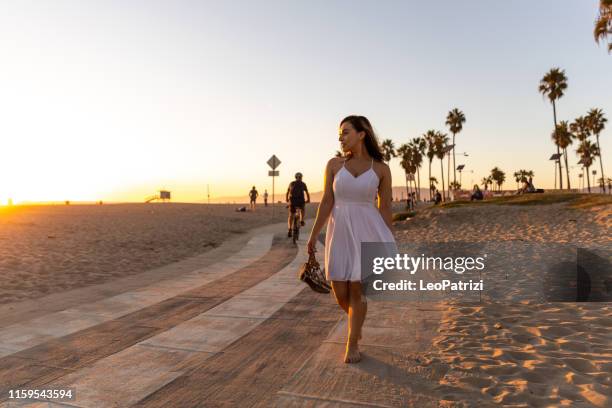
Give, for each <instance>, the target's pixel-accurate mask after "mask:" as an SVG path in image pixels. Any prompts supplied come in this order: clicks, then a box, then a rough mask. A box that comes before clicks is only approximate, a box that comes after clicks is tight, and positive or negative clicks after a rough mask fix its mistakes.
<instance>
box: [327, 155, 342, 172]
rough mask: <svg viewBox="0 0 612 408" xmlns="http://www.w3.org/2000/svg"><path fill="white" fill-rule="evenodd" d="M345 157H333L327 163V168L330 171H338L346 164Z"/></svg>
mask: <svg viewBox="0 0 612 408" xmlns="http://www.w3.org/2000/svg"><path fill="white" fill-rule="evenodd" d="M344 160H345V158H344V157H332V158H331V159H329V160H328V161H327V168H328V169H330V170H336V169H338V168H340V167H342V165H343V164H344Z"/></svg>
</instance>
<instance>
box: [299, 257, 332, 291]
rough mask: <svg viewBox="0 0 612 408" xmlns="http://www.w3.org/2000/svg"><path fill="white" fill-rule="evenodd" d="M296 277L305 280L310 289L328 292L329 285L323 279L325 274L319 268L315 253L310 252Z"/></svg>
mask: <svg viewBox="0 0 612 408" xmlns="http://www.w3.org/2000/svg"><path fill="white" fill-rule="evenodd" d="M298 277H299V278H300V280H301V281H302V282H306V283H307V284H308V286H310V288H311V289H312V290H314V291H315V292H318V293H329V292H330V290H331V286H330V285H329V283H327V280H325V274H324V273H323V271H322V270H321V266H320V265H319V262H317V258H315V254H314V252H313V253H310V255H309V256H308V261H306V262H305V263H304V264H303V265H302V266H301V267H300V271H299V272H298Z"/></svg>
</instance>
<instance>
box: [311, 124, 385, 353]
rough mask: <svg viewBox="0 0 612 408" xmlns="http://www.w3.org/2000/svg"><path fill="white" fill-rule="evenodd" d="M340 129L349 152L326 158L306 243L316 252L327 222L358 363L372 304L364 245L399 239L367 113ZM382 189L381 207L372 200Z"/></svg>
mask: <svg viewBox="0 0 612 408" xmlns="http://www.w3.org/2000/svg"><path fill="white" fill-rule="evenodd" d="M339 135H340V137H339V140H340V145H341V148H342V152H343V153H344V157H334V158H332V159H330V160H329V161H328V162H327V166H326V167H325V179H324V180H325V181H324V185H325V186H324V190H323V197H322V198H321V202H320V204H319V209H318V211H317V217H316V220H315V223H314V226H313V227H312V231H311V233H310V239H309V240H308V245H307V249H308V253H309V254H313V253H314V252H315V249H316V242H317V239H318V237H319V233H320V232H321V230H322V229H323V226H324V225H325V223H326V222H327V232H326V235H325V271H326V275H327V279H328V280H330V281H331V283H332V290H333V293H334V296H335V298H336V301H337V302H338V304H339V305H340V307H341V308H342V310H344V311H345V312H346V314H347V316H348V340H347V342H346V353H345V355H344V362H345V363H356V362H358V361H359V360H360V359H361V355H360V353H359V344H358V342H359V340H360V339H361V330H362V327H363V322H364V320H365V317H366V313H367V309H368V308H367V303H366V298H365V296H363V292H362V278H361V260H360V258H359V256H360V252H359V251H360V245H361V243H362V242H388V243H393V244H395V239H394V237H393V233H392V232H391V228H392V221H391V198H392V191H391V171H390V170H389V166H387V165H386V164H385V162H384V159H383V155H382V152H381V150H380V147H379V145H378V140H377V138H376V135H375V133H374V130H373V129H372V125H371V124H370V121H369V120H368V119H367V118H365V117H364V116H348V117H346V118H344V119H343V120H342V122H340V128H339ZM377 195H378V208H377V207H376V205H375V203H374V202H373V201H372V198H373V197H376V196H377ZM328 219H329V221H328Z"/></svg>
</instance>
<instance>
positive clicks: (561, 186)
mask: <svg viewBox="0 0 612 408" xmlns="http://www.w3.org/2000/svg"><path fill="white" fill-rule="evenodd" d="M552 106H553V119H554V121H555V127H554V129H557V107H556V106H555V101H554V100H553V101H552ZM557 154H561V150H560V149H559V145H557ZM557 164H558V165H559V189H560V190H563V174H562V173H561V160H557Z"/></svg>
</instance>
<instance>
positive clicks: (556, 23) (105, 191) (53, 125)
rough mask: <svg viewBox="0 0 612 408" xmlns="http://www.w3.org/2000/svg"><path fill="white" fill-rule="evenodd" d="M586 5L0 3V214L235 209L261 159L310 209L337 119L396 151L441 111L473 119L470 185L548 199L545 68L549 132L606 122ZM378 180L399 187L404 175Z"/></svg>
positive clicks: (608, 61) (464, 142)
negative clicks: (486, 180)
mask: <svg viewBox="0 0 612 408" xmlns="http://www.w3.org/2000/svg"><path fill="white" fill-rule="evenodd" d="M597 3H598V2H597V1H596V0H537V1H533V0H520V1H519V0H516V1H506V2H502V1H490V0H483V1H475V0H473V1H461V2H458V1H435V2H425V1H401V2H400V1H397V2H395V1H382V2H374V1H370V2H357V1H253V0H251V1H231V2H222V1H86V0H79V1H53V2H49V1H43V0H41V1H12V2H2V3H1V4H0V45H1V49H2V63H1V65H0V67H1V68H0V140H1V145H0V146H1V152H2V155H1V159H0V203H5V202H6V200H7V199H8V198H9V197H10V198H13V201H15V202H20V201H25V200H33V201H39V200H40V201H47V200H64V199H69V200H98V199H102V200H106V201H142V200H143V198H144V197H145V196H148V195H150V194H152V193H154V192H155V191H156V190H157V189H159V188H167V189H170V190H172V192H173V194H174V196H173V198H174V199H175V200H176V201H202V200H203V199H204V197H205V192H206V185H207V184H209V185H210V191H211V195H212V197H213V198H214V197H220V196H236V195H245V196H246V193H247V192H248V190H249V189H250V187H251V186H252V185H256V186H257V187H258V189H259V190H260V192H263V190H264V188H268V189H269V191H271V178H270V177H268V176H267V171H268V166H267V165H266V161H267V159H268V158H269V157H270V155H271V154H273V153H275V154H276V155H277V156H278V157H279V158H280V159H281V161H282V164H281V166H280V167H279V170H280V177H279V178H278V179H277V182H278V184H277V186H279V185H280V186H282V188H280V189H279V188H277V192H278V191H279V190H283V189H284V188H286V187H285V186H286V185H287V183H288V182H289V181H290V180H291V179H292V175H293V174H294V173H295V172H296V171H301V172H303V173H304V177H305V181H306V182H307V183H308V185H309V187H310V190H311V191H318V190H321V189H322V183H323V169H324V166H325V163H326V161H327V160H328V159H329V158H330V157H332V156H333V155H334V152H335V151H336V149H338V142H337V127H338V122H339V120H340V119H341V118H342V117H344V116H345V115H347V114H351V113H356V114H361V115H366V116H368V117H369V118H370V120H371V122H372V123H373V125H374V127H375V129H376V130H377V132H378V135H379V138H380V139H383V138H391V139H392V140H394V141H395V143H396V145H399V144H401V143H403V142H405V141H408V140H409V139H411V138H413V137H415V136H419V135H421V134H422V133H424V132H425V131H427V130H428V129H432V128H433V129H440V130H443V128H444V121H445V116H446V113H447V112H448V110H450V109H452V108H454V107H458V108H459V109H461V110H463V111H464V113H465V115H466V117H467V122H466V123H465V126H464V131H463V132H462V133H461V134H459V135H458V137H457V144H458V146H457V151H458V152H468V153H469V157H467V158H459V156H458V163H457V164H466V170H467V172H466V173H464V175H463V183H464V186H465V185H468V184H470V183H471V180H473V181H479V180H480V179H481V178H482V177H483V176H485V175H486V174H488V173H489V171H490V169H491V168H492V167H494V166H499V167H500V168H502V169H503V170H505V171H506V173H507V178H508V179H509V181H508V185H507V187H513V186H514V181H513V180H512V173H513V172H514V171H515V170H518V169H520V168H526V169H532V170H534V171H535V174H536V178H535V182H536V184H537V186H538V187H539V186H542V187H544V188H548V187H552V184H553V180H554V179H553V174H554V173H553V165H552V163H551V162H549V161H548V160H547V159H548V157H549V156H550V154H552V153H553V152H555V148H554V146H553V144H552V142H551V139H550V133H551V131H552V127H553V126H552V122H553V118H552V107H551V106H550V104H549V103H548V102H547V101H546V100H545V99H543V98H542V96H541V95H540V94H539V93H538V90H537V87H538V83H539V80H540V78H541V77H542V76H543V74H544V73H545V72H546V71H547V70H549V69H550V68H552V67H555V66H558V67H561V68H563V69H565V71H566V74H567V76H568V78H569V88H568V90H567V92H566V95H565V96H564V97H563V98H562V99H561V100H560V101H559V103H558V115H559V119H560V120H573V119H574V118H575V117H576V116H578V115H582V114H584V113H586V112H587V110H588V109H590V108H592V107H598V108H602V109H603V110H604V112H605V114H606V116H607V117H608V119H609V121H610V122H612V55H609V54H608V53H607V52H606V49H605V46H604V45H600V46H598V45H597V44H596V43H595V42H594V40H593V35H592V31H593V21H594V19H595V16H596V13H597ZM611 128H612V123H608V129H606V130H605V131H604V132H603V134H602V137H601V142H602V150H603V152H604V155H603V158H604V164H606V168H607V171H606V172H607V174H608V176H610V177H612V154H611V153H610V152H612V141H611V139H612V130H611ZM574 150H575V147H572V149H571V154H570V159H571V165H575V164H576V162H577V161H578V159H577V158H576V155H575V153H574ZM445 166H446V163H445ZM391 167H392V172H393V177H394V183H393V184H394V185H398V186H401V185H403V172H402V170H401V169H400V167H399V160H397V159H396V160H393V161H392V162H391ZM433 168H434V169H435V172H434V176H436V177H438V178H439V174H438V173H439V163H438V162H437V161H436V162H435V164H434V167H433ZM596 168H597V169H599V164H598V163H597V164H596ZM424 169H425V171H426V166H425V167H424ZM470 170H471V171H473V173H470V172H469V171H470ZM423 174H424V173H422V174H421V176H422V177H423ZM577 174H578V169H577V168H575V169H573V176H574V177H573V182H574V184H576V183H577ZM423 180H425V177H423Z"/></svg>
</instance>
